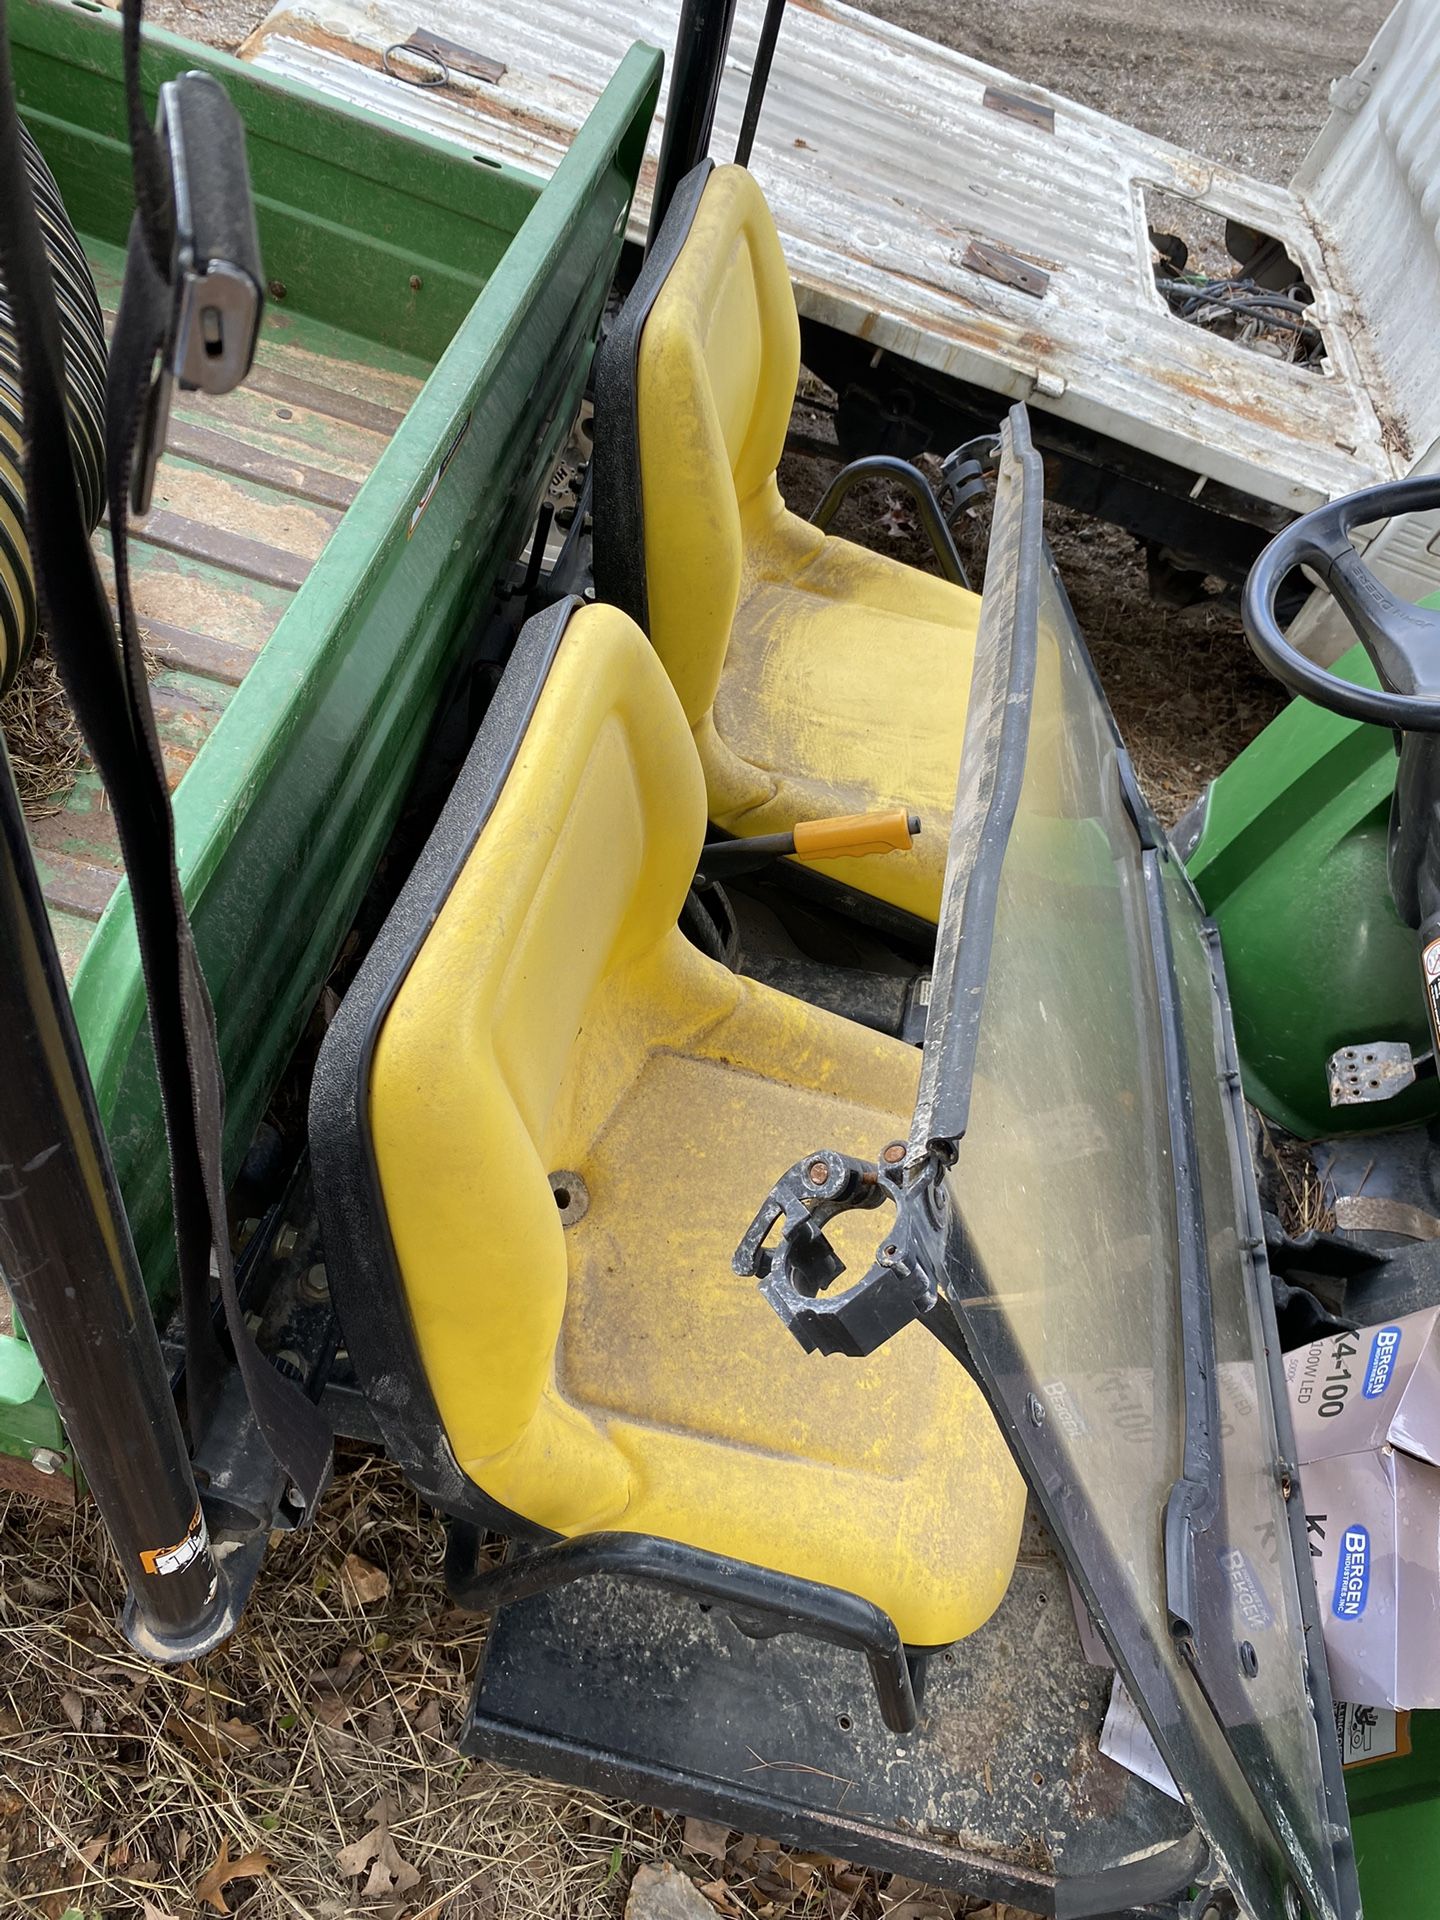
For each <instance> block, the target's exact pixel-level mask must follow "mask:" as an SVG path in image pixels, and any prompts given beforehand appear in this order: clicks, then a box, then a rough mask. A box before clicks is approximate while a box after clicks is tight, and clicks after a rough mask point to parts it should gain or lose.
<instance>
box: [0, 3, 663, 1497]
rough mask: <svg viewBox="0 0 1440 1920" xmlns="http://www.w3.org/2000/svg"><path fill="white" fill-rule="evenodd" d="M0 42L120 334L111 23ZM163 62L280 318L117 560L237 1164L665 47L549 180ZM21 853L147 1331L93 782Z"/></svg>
mask: <svg viewBox="0 0 1440 1920" xmlns="http://www.w3.org/2000/svg"><path fill="white" fill-rule="evenodd" d="M10 24H11V40H12V53H13V58H14V62H15V68H16V84H17V88H18V92H19V97H20V103H21V108H22V111H23V113H24V116H25V119H26V121H27V123H28V124H29V126H30V129H31V131H32V133H33V134H34V135H35V138H36V140H37V141H38V143H39V145H40V147H41V149H42V151H43V152H44V154H45V157H46V159H47V160H48V162H49V164H50V167H51V169H52V171H53V172H54V174H55V176H56V178H57V180H58V182H59V185H60V188H61V192H62V193H63V195H64V197H65V200H66V204H67V207H68V209H69V211H70V215H71V218H72V220H73V221H74V223H75V226H76V228H77V230H78V231H79V233H80V235H81V237H82V240H83V241H84V243H85V246H86V249H87V252H88V253H89V255H90V257H91V259H92V261H93V263H94V266H95V269H96V278H97V283H98V285H99V289H100V294H101V300H102V304H103V305H104V306H105V307H106V308H107V309H108V310H110V311H112V312H113V307H114V303H115V299H116V297H117V293H118V284H119V274H120V268H121V262H122V257H123V256H122V249H123V245H124V240H125V235H126V232H127V229H128V225H129V219H130V208H131V201H130V193H129V155H128V147H127V144H126V141H125V138H124V110H123V90H122V84H121V77H120V34H119V22H118V20H117V19H116V18H115V17H114V16H113V15H112V14H110V13H108V12H107V11H105V10H104V9H102V8H100V7H98V6H95V5H94V4H92V0H13V4H12V6H11V9H10ZM187 67H203V68H205V69H207V70H208V71H210V72H212V73H214V74H215V75H216V76H217V77H218V78H219V79H220V80H221V81H222V82H223V83H224V84H225V86H226V88H227V90H228V91H229V93H230V97H231V99H232V100H233V101H234V102H235V104H236V106H237V107H238V109H239V111H240V114H241V117H242V119H243V120H244V121H245V125H246V134H247V141H248V148H249V159H250V169H251V176H252V182H253V186H254V192H255V198H256V209H257V215H258V220H259V227H260V240H261V247H262V251H263V255H264V261H265V271H266V274H267V276H268V278H269V282H270V304H269V308H268V311H267V315H266V320H265V331H264V340H263V344H262V346H261V348H260V352H259V355H258V359H257V363H256V368H255V372H254V375H253V377H252V379H251V380H250V381H249V383H248V384H247V385H246V387H245V388H243V389H242V390H241V391H240V392H239V393H237V394H235V395H233V396H230V397H229V398H227V399H223V400H219V401H212V400H207V399H204V398H202V397H200V396H190V397H186V398H182V399H180V401H179V404H178V405H177V408H176V415H175V432H174V434H173V436H172V439H171V442H170V451H169V452H168V453H167V456H166V458H165V460H164V462H163V464H162V466H161V470H160V474H159V478H158V481H157V486H156V495H155V503H154V508H153V510H152V512H151V514H150V516H149V518H148V519H147V520H146V521H145V522H143V523H142V524H141V525H140V526H139V527H138V528H137V538H136V542H135V545H134V548H133V564H134V566H135V568H136V572H137V580H136V602H137V610H138V613H139V616H140V620H141V624H142V627H143V629H144V632H145V638H146V645H147V647H148V649H149V651H150V653H151V655H152V657H153V659H154V663H155V672H154V675H153V678H152V683H151V684H152V689H153V693H154V699H155V705H156V709H157V713H158V715H159V720H160V727H161V732H162V736H163V739H164V744H165V752H166V759H167V766H168V768H169V772H170V776H171V780H172V784H174V785H176V786H177V791H176V794H175V816H176V829H177V836H178V843H179V855H180V869H181V876H182V880H183V882H184V886H185V891H186V896H187V899H188V900H189V902H190V908H191V913H192V916H193V919H194V922H195V928H196V935H197V939H198V941H199V945H200V950H201V954H202V957H203V959H204V961H205V966H206V971H207V974H208V977H209V980H210V985H211V992H212V995H213V997H214V999H215V1002H216V1006H217V1010H218V1016H219V1027H220V1043H221V1050H222V1054H223V1057H224V1064H225V1071H226V1082H227V1092H228V1103H229V1104H228V1120H227V1136H226V1146H227V1157H228V1161H229V1166H230V1170H231V1172H232V1174H233V1172H234V1170H235V1169H236V1168H237V1167H238V1164H239V1161H240V1159H241V1157H242V1156H243V1154H244V1151H245V1148H246V1146H247V1145H248V1143H249V1142H250V1140H251V1138H252V1137H253V1135H254V1131H255V1127H256V1125H257V1123H258V1121H259V1120H260V1118H261V1116H262V1115H263V1113H264V1111H265V1108H266V1105H267V1103H268V1102H269V1100H270V1098H271V1096H272V1094H273V1092H274V1089H275V1086H276V1084H277V1082H278V1080H279V1078H280V1075H281V1073H282V1071H283V1068H284V1065H285V1062H286V1060H287V1059H288V1058H289V1056H290V1054H291V1052H292V1051H293V1048H294V1046H295V1043H296V1041H297V1039H298V1038H299V1036H300V1034H301V1033H302V1032H303V1029H304V1027H305V1024H306V1022H307V1020H308V1018H309V1016H310V1013H311V1010H312V1008H313V1006H314V1004H315V1001H316V999H317V998H318V996H319V993H320V991H321V988H322V987H323V985H324V983H325V979H326V976H327V974H328V973H329V971H330V969H331V967H332V965H333V964H334V960H335V957H336V954H337V952H338V950H339V948H340V945H341V942H342V940H343V938H344V936H345V933H346V930H347V929H348V927H349V926H350V924H351V922H352V920H353V918H354V915H355V912H356V909H357V907H358V905H359V902H360V899H361V896H362V894H363V892H364V890H365V887H366V885H367V884H368V882H369V880H370V878H371V876H372V874H373V873H374V870H375V867H376V865H377V862H378V860H379V857H380V853H381V850H382V849H383V847H384V845H385V842H386V840H387V839H388V837H389V835H390V832H391V830H392V828H393V826H394V824H395V820H396V818H397V815H398V813H399V810H400V807H401V804H402V801H403V799H404V796H405V794H406V792H407V790H408V788H409V787H410V785H411V782H412V780H413V777H414V774H415V771H416V768H417V764H418V761H419V757H420V754H421V751H422V749H423V746H424V743H425V740H426V737H427V733H428V731H429V728H430V726H431V723H432V721H433V719H434V716H435V714H436V711H437V708H438V706H439V704H440V702H441V699H442V696H443V694H444V691H445V688H446V686H447V684H448V683H449V682H450V681H451V680H452V678H453V675H454V673H455V671H456V668H457V665H458V663H459V662H460V660H461V659H462V657H463V656H464V655H465V652H466V648H467V642H471V641H473V640H474V638H475V635H476V630H477V626H478V624H479V623H480V622H482V620H483V618H484V615H485V612H486V609H487V607H488V606H489V604H490V601H491V597H492V594H493V591H494V589H495V586H496V584H497V582H498V580H499V579H500V578H501V576H502V575H503V574H504V573H505V571H506V569H507V568H508V566H509V565H510V563H511V562H512V561H513V559H514V558H515V556H516V555H517V554H518V552H519V551H520V550H521V548H522V546H523V544H524V541H525V539H526V536H527V534H528V532H529V530H530V528H531V526H532V524H533V519H534V513H535V510H536V506H537V504H538V501H539V498H540V496H541V493H542V491H543V489H544V487H545V484H546V481H547V479H548V477H549V475H550V473H551V472H552V470H553V467H554V465H555V462H556V459H557V456H558V454H559V452H560V450H561V447H562V446H563V443H564V441H565V439H566V436H567V434H568V431H569V429H570V426H571V423H572V421H573V419H574V417H575V414H576V410H577V408H578V405H579V401H580V397H581V393H582V389H583V386H584V382H585V377H586V374H587V372H588V367H589V359H590V353H591V349H592V347H593V342H594V338H595V334H596V331H597V328H598V324H599V318H600V314H601V311H602V308H603V304H604V299H605V295H606V292H607V290H608V288H609V285H610V282H611V279H612V276H613V273H614V269H615V264H616V260H617V257H618V253H619V248H620V244H621V239H622V236H623V233H624V229H625V222H626V217H627V214H628V210H629V205H630V199H631V195H632V193H633V190H634V184H635V178H636V174H637V171H638V168H639V165H640V160H641V155H642V153H643V150H644V144H645V138H646V133H647V131H648V127H649V122H650V117H651V114H652V112H653V110H654V104H655V96H656V91H657V88H658V84H659V73H660V57H659V55H658V54H656V53H654V52H653V51H651V50H650V49H648V48H642V47H636V48H635V49H633V50H632V51H631V53H630V54H629V55H628V56H627V57H626V58H625V60H624V61H623V62H622V64H621V65H620V67H619V69H618V70H617V72H616V73H615V75H614V77H613V78H612V80H611V81H610V83H609V85H608V86H607V87H606V89H605V91H604V93H603V94H602V96H601V98H600V100H599V102H598V104H597V106H596V108H595V110H594V111H593V113H592V114H591V116H590V118H589V120H588V121H587V123H586V125H585V126H584V128H583V129H582V130H581V132H580V134H579V136H578V137H577V139H576V141H575V143H574V146H573V147H572V149H571V151H570V153H569V154H568V155H567V156H566V158H565V160H564V162H563V163H562V165H561V166H560V168H559V169H558V171H557V172H556V174H555V175H554V177H553V179H552V180H551V181H550V182H549V183H548V184H542V183H541V182H540V181H538V180H536V179H533V178H531V177H530V176H528V175H526V174H523V173H521V172H519V171H517V170H516V169H514V168H512V167H509V166H506V165H503V164H501V163H500V162H498V161H497V160H495V159H494V158H493V157H492V156H489V155H487V154H484V153H478V152H470V151H467V150H465V149H463V148H460V147H457V146H454V145H452V144H450V143H449V142H447V141H442V140H437V139H433V138H431V137H428V136H425V135H421V134H415V133H409V132H406V131H403V130H401V129H398V128H396V127H395V126H393V125H392V124H390V123H388V122H385V121H382V120H380V119H379V118H377V117H375V116H372V115H369V114H366V113H364V112H362V111H357V110H354V109H350V108H345V107H342V106H339V105H338V104H336V103H335V102H333V101H331V100H329V99H327V98H326V97H325V96H323V95H321V94H319V93H316V92H314V91H313V90H311V89H309V88H306V87H304V86H299V85H296V84H294V83H290V82H277V81H275V80H273V79H269V78H265V77H262V76H259V75H257V74H256V73H255V72H254V71H253V70H252V69H251V68H249V67H247V66H245V65H243V64H242V63H240V62H238V61H235V60H232V59H229V58H228V57H226V56H224V55H219V54H214V53H212V52H210V51H209V50H208V49H201V48H198V47H195V46H192V45H189V44H188V43H186V42H184V41H182V40H178V39H175V38H173V37H172V36H169V35H165V34H160V33H155V34H151V35H148V36H147V53H146V60H145V78H146V83H147V87H148V88H149V89H150V90H151V91H152V93H153V89H154V88H156V87H157V86H158V85H159V83H160V82H161V81H162V80H164V79H166V78H168V77H169V76H171V75H173V74H175V73H177V72H180V71H182V70H183V69H185V68H187ZM105 545H106V542H105V535H104V532H103V530H102V532H101V534H100V535H99V536H97V552H100V553H101V554H102V566H103V567H105V568H107V569H108V565H109V562H108V558H107V557H103V556H104V555H105ZM32 838H33V842H34V846H35V851H36V854H37V858H38V861H39V864H40V867H41V871H42V875H43V879H44V884H45V889H46V896H47V899H48V901H49V904H50V910H51V918H52V922H53V925H54V927H55V932H56V936H57V941H58V943H59V945H60V948H61V951H62V954H63V957H64V961H65V966H66V971H67V973H68V974H69V975H70V977H71V980H72V997H73V1000H74V1005H75V1010H76V1015H77V1018H78V1020H79V1023H80V1029H81V1034H82V1038H83V1040H84V1043H85V1048H86V1053H87V1055H88V1058H89V1062H90V1068H91V1072H92V1075H93V1077H94V1080H95V1084H96V1090H97V1093H98V1096H99V1100H100V1107H101V1112H102V1114H103V1116H104V1119H105V1123H106V1127H107V1131H108V1133H109V1136H110V1141H111V1146H112V1149H113V1151H114V1155H115V1160H116V1165H117V1169H118V1172H119V1176H120V1181H121V1186H122V1189H123V1192H124V1195H125V1201H126V1207H127V1211H128V1213H129V1216H130V1220H131V1224H132V1227H133V1230H134V1233H135V1239H136V1245H137V1248H138V1251H139V1254H140V1258H141V1263H142V1265H143V1267H144V1271H145V1275H146V1282H147V1286H148V1288H149V1290H150V1293H151V1296H152V1299H153V1300H154V1301H155V1303H156V1306H157V1309H158V1310H160V1311H162V1312H163V1310H164V1309H165V1307H166V1305H167V1304H168V1299H169V1293H170V1287H171V1282H172V1266H173V1255H172V1250H171V1244H170V1214H169V1195H168V1166H167V1161H166V1155H165V1151H164V1140H163V1134H162V1131H161V1124H160V1117H159V1102H158V1095H157V1092H156V1088H155V1082H154V1072H153V1065H152V1062H151V1059H150V1052H149V1042H148V1035H147V1033H146V1031H145V1015H144V997H143V992H142V985H141V975H140V965H139V956H138V951H137V948H136V943H135V931H134V922H133V917H132V914H131V910H130V904H129V897H128V892H127V890H126V888H125V886H124V883H123V881H121V880H120V877H119V872H118V856H117V851H116V845H115V836H114V829H113V822H112V821H111V819H110V816H109V814H108V811H107V809H106V807H105V804H104V799H103V795H102V793H101V791H100V788H99V785H98V782H97V781H96V779H95V777H94V776H93V774H89V773H85V774H82V775H81V776H80V778H79V779H78V780H77V781H76V784H75V787H74V790H73V791H72V792H71V793H70V794H69V795H68V797H67V798H66V800H65V803H64V805H63V807H62V808H61V810H60V811H58V812H55V813H53V814H51V815H49V816H48V817H44V818H39V819H37V820H35V822H34V823H33V827H32ZM3 1326H4V1318H3V1302H0V1455H3V1454H5V1453H7V1452H8V1453H10V1454H11V1455H16V1454H18V1455H20V1456H22V1457H24V1456H26V1455H27V1454H29V1453H30V1452H31V1451H32V1450H33V1448H34V1447H36V1446H37V1445H45V1446H49V1445H54V1444H56V1443H58V1441H59V1438H60V1436H59V1432H58V1427H57V1426H56V1424H55V1422H54V1418H53V1415H52V1414H50V1413H49V1412H48V1410H47V1407H46V1402H45V1396H44V1393H43V1388H42V1387H41V1386H40V1384H39V1381H38V1372H37V1370H36V1369H35V1366H34V1363H33V1360H32V1358H31V1356H30V1354H29V1352H28V1349H26V1348H25V1347H24V1344H23V1338H19V1337H16V1336H15V1335H13V1334H7V1333H5V1332H4V1331H3ZM0 1468H3V1460H0Z"/></svg>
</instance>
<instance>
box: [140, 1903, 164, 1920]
mask: <svg viewBox="0 0 1440 1920" xmlns="http://www.w3.org/2000/svg"><path fill="white" fill-rule="evenodd" d="M140 1915H141V1920H171V1915H170V1914H168V1913H167V1912H166V1911H165V1909H164V1907H157V1906H156V1904H155V1902H154V1901H153V1900H145V1899H142V1900H141V1902H140Z"/></svg>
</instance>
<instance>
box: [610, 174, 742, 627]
mask: <svg viewBox="0 0 1440 1920" xmlns="http://www.w3.org/2000/svg"><path fill="white" fill-rule="evenodd" d="M714 164H715V163H714V162H713V161H712V160H702V161H701V162H700V164H699V166H698V167H694V168H692V169H691V171H690V172H689V173H687V174H686V175H685V178H684V179H683V180H682V181H681V182H680V184H679V186H677V187H676V189H675V198H674V199H673V200H672V201H671V202H670V207H669V210H668V211H667V213H666V215H665V219H664V223H663V224H662V226H661V228H660V231H659V233H658V234H657V235H656V236H655V240H654V242H653V244H652V246H651V248H650V251H649V253H648V254H647V255H646V256H645V264H644V266H643V267H642V268H641V269H640V273H639V276H638V278H637V279H636V281H635V284H634V286H633V287H632V288H631V289H630V292H629V294H628V295H627V297H626V300H625V304H624V305H623V306H622V307H621V309H620V312H619V313H618V315H617V316H616V319H615V324H614V326H612V327H611V329H610V331H609V333H608V334H607V335H606V337H605V339H604V341H603V342H602V344H601V346H600V349H599V351H598V352H597V354H596V355H595V369H594V384H595V449H594V453H593V456H592V458H591V462H590V467H591V472H592V473H593V474H594V476H595V499H594V508H593V514H594V528H595V593H596V597H597V598H598V599H600V600H604V601H605V602H607V603H608V604H609V605H610V606H612V607H619V608H620V609H621V611H622V612H623V613H628V614H629V616H630V618H631V619H632V620H633V621H634V622H635V624H636V626H637V627H639V628H640V629H641V631H642V632H644V633H646V634H648V633H649V631H650V600H649V595H648V593H647V591H646V586H645V506H644V487H643V483H642V479H641V474H640V413H639V407H640V382H639V369H640V342H641V339H642V338H643V337H644V333H645V322H646V321H647V320H648V319H649V318H650V309H651V308H652V307H653V306H654V304H655V302H656V300H657V298H658V297H659V294H660V289H661V288H662V287H663V286H664V284H665V281H666V278H667V277H668V275H669V272H670V269H671V268H672V267H673V266H674V264H675V262H676V261H677V260H678V259H679V257H680V251H681V248H682V247H683V246H684V245H685V242H686V241H687V240H688V239H689V237H690V229H691V227H692V226H693V225H694V221H695V215H696V213H697V211H698V210H699V206H700V200H701V196H702V195H703V194H704V191H705V185H706V182H707V181H708V180H709V178H710V175H711V173H712V172H713V171H714Z"/></svg>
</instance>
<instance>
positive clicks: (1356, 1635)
mask: <svg viewBox="0 0 1440 1920" xmlns="http://www.w3.org/2000/svg"><path fill="white" fill-rule="evenodd" d="M1327 1344H1328V1343H1327ZM1300 1479H1301V1486H1302V1490H1303V1492H1304V1495H1305V1519H1306V1532H1307V1535H1308V1538H1309V1542H1310V1555H1311V1559H1310V1565H1311V1570H1312V1571H1313V1573H1314V1575H1315V1585H1316V1587H1317V1589H1318V1591H1319V1595H1320V1612H1321V1619H1322V1622H1323V1629H1324V1636H1325V1653H1326V1657H1327V1660H1328V1662H1329V1667H1330V1684H1331V1687H1332V1689H1333V1691H1334V1694H1335V1697H1336V1698H1337V1699H1339V1700H1345V1701H1348V1702H1349V1703H1351V1704H1352V1705H1354V1706H1360V1707H1390V1708H1405V1707H1440V1469H1437V1468H1435V1467H1432V1466H1429V1465H1427V1464H1426V1463H1425V1462H1424V1461H1422V1460H1413V1459H1411V1457H1410V1456H1409V1455H1408V1454H1405V1453H1401V1452H1400V1451H1399V1449H1398V1448H1396V1447H1392V1446H1382V1447H1379V1448H1377V1449H1373V1450H1368V1451H1365V1452H1360V1453H1342V1454H1338V1455H1336V1456H1335V1457H1334V1458H1332V1459H1328V1460H1313V1461H1307V1462H1305V1463H1304V1464H1303V1465H1302V1466H1301V1469H1300Z"/></svg>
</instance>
